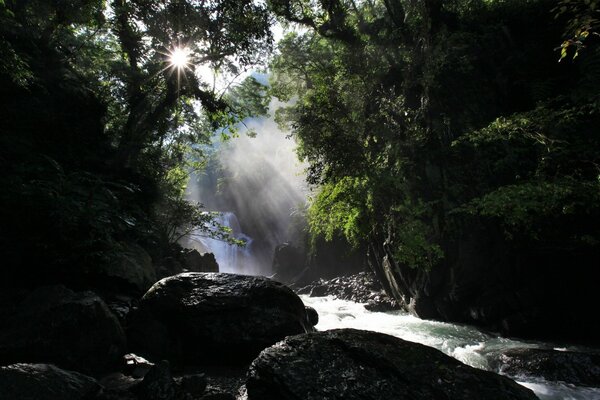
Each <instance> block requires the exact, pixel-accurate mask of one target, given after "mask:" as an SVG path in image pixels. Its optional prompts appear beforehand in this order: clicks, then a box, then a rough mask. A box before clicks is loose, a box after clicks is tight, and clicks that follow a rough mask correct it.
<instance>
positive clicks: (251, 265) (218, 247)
mask: <svg viewBox="0 0 600 400" xmlns="http://www.w3.org/2000/svg"><path fill="white" fill-rule="evenodd" d="M216 222H217V223H219V224H220V225H223V226H226V227H228V228H230V229H231V235H232V236H233V237H234V238H235V239H239V240H244V241H245V242H246V245H245V246H243V247H241V246H236V245H232V244H229V243H227V242H225V241H222V240H217V239H212V238H208V237H200V238H198V242H200V244H201V245H202V247H203V249H202V250H204V251H208V252H210V253H213V254H214V255H215V259H216V260H217V263H218V264H219V271H220V272H229V273H237V274H245V275H256V271H255V262H254V259H253V257H252V251H251V249H252V238H251V237H249V236H248V235H245V234H244V233H243V232H242V228H241V227H240V223H239V221H238V219H237V216H236V215H235V214H234V213H232V212H223V213H220V214H219V216H217V218H216Z"/></svg>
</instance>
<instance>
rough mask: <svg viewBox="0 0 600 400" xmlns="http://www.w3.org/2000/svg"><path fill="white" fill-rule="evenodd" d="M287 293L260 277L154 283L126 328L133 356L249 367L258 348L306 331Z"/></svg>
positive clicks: (189, 277) (194, 277) (299, 307)
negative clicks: (246, 363) (246, 364)
mask: <svg viewBox="0 0 600 400" xmlns="http://www.w3.org/2000/svg"><path fill="white" fill-rule="evenodd" d="M307 325H308V324H307V314H306V311H305V308H304V304H303V303H302V301H301V300H300V298H299V297H298V296H297V295H296V294H295V293H294V292H292V290H291V289H289V288H288V287H286V286H284V285H283V284H281V283H278V282H274V281H271V280H269V279H267V278H264V277H255V276H243V275H234V274H221V273H193V272H189V273H183V274H179V275H175V276H172V277H168V278H165V279H163V280H161V281H159V282H157V283H156V284H155V285H154V286H153V287H152V288H151V289H150V290H149V291H148V292H147V293H146V294H145V295H144V297H143V298H142V300H141V301H140V306H139V309H138V310H137V311H136V312H135V313H134V314H133V316H132V319H131V324H130V329H129V338H130V344H131V348H132V350H133V351H135V352H138V353H139V354H141V355H143V356H147V357H149V358H150V359H154V360H157V359H163V358H164V359H169V360H172V361H175V362H183V363H186V364H239V363H245V362H250V361H251V360H252V359H253V358H254V357H255V356H256V355H257V354H258V353H259V352H260V351H261V350H262V349H264V348H266V347H268V346H270V345H272V344H274V343H275V342H277V341H279V340H281V339H283V338H284V337H286V336H288V335H295V334H298V333H303V332H306V331H308V330H310V329H311V327H310V326H307Z"/></svg>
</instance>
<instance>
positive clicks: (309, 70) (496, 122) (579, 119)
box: [272, 0, 600, 269]
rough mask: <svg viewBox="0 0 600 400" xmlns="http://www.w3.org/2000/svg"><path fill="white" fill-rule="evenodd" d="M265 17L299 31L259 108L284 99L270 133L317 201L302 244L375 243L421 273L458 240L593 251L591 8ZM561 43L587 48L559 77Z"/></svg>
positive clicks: (374, 7) (369, 6)
mask: <svg viewBox="0 0 600 400" xmlns="http://www.w3.org/2000/svg"><path fill="white" fill-rule="evenodd" d="M272 3H273V7H274V9H275V10H276V12H278V14H279V15H282V16H283V17H284V18H286V19H287V20H291V21H295V22H297V23H299V24H301V25H304V26H306V27H308V29H307V30H305V31H303V33H299V34H292V35H288V36H287V37H286V38H285V39H284V40H283V41H282V42H281V43H280V45H279V52H278V54H277V55H276V56H275V58H274V60H273V62H272V70H273V78H272V92H273V93H274V94H275V95H276V96H278V97H279V98H280V99H282V100H290V99H297V101H296V102H294V103H293V104H292V105H290V106H289V107H287V108H284V109H281V110H279V114H278V117H279V120H280V122H281V123H283V124H284V125H287V126H288V127H289V128H290V129H292V132H293V133H294V136H295V138H296V139H297V140H298V143H299V146H300V147H299V154H300V156H301V157H304V158H305V159H307V160H308V161H309V163H310V168H309V180H310V181H311V182H313V183H316V184H319V185H320V186H321V190H320V192H319V194H318V195H317V197H316V198H315V200H314V202H313V204H312V206H311V209H310V211H309V220H310V226H311V230H312V232H313V233H314V234H316V235H325V236H326V237H328V238H332V237H334V236H335V235H338V234H342V235H344V236H345V237H346V238H347V239H348V240H349V241H351V242H353V243H358V242H360V241H365V240H367V241H369V240H376V241H382V242H383V241H385V243H386V246H388V247H389V249H391V251H392V253H393V255H394V259H395V260H396V261H397V262H398V263H400V264H402V265H408V266H410V267H414V268H424V269H430V268H432V267H433V266H435V265H437V264H438V263H440V262H443V259H444V257H445V255H446V253H448V252H451V251H452V250H451V248H452V246H454V245H453V243H456V242H457V241H460V237H461V235H462V234H463V232H464V231H468V230H469V229H471V228H472V227H473V224H477V225H486V226H490V227H496V228H497V229H498V230H501V232H502V233H503V236H504V238H505V239H506V240H508V241H509V242H511V243H512V245H514V246H516V247H521V248H529V249H532V248H533V249H538V250H540V251H543V249H554V250H557V249H563V250H565V251H573V252H578V251H585V252H587V251H590V250H591V251H594V250H592V249H597V246H598V245H599V243H600V242H599V241H598V239H599V236H598V235H599V232H598V226H599V224H598V222H599V220H598V218H599V216H600V209H599V208H598V204H599V202H598V200H600V186H599V185H600V181H599V178H600V175H599V172H600V169H599V164H598V161H599V159H598V157H599V153H598V150H599V145H600V139H599V136H598V131H597V127H598V123H599V122H600V121H599V119H598V118H599V111H600V110H599V109H598V106H599V104H600V103H598V93H600V92H599V90H598V89H599V86H598V85H599V80H598V78H599V77H600V75H599V74H600V70H599V69H598V68H599V66H600V64H599V61H600V59H599V58H598V56H599V53H598V48H597V47H596V46H594V40H595V38H591V39H589V38H590V37H591V36H594V35H593V34H592V33H591V32H592V31H593V30H594V27H593V26H594V24H596V22H595V19H593V18H596V15H597V9H596V7H597V6H596V2H589V1H588V2H561V5H560V7H558V6H557V4H556V2H554V1H525V2H524V1H436V0H431V1H380V2H379V1H364V2H353V1H348V2H346V1H323V2H319V4H314V3H311V2H302V1H273V2H272ZM588 14H589V15H591V17H587V18H588V19H587V20H586V21H587V22H582V21H583V20H584V19H585V18H584V17H585V16H586V15H588ZM582 16H584V17H582ZM592 17H593V18H592ZM569 18H570V19H569ZM590 21H591V22H590ZM582 24H583V25H582ZM566 26H567V28H565V27H566ZM582 26H583V28H582ZM582 32H588V33H587V34H583V36H582ZM573 35H575V36H576V38H580V39H585V38H588V41H587V42H586V43H587V44H589V46H588V48H585V49H583V51H580V52H579V54H578V58H577V59H576V60H574V61H573V60H572V57H573V55H574V52H575V51H576V49H574V48H573V50H570V49H569V48H568V44H569V43H571V45H573V43H574V42H573V41H572V40H571V38H572V37H573ZM590 35H591V36H590ZM565 37H566V38H567V41H566V42H565V43H567V45H564V44H563V46H560V43H561V42H562V40H563V38H565ZM569 40H570V42H569ZM578 46H580V48H583V43H582V42H579V43H578ZM557 47H559V49H565V47H567V50H564V51H565V52H566V51H570V52H571V53H569V57H564V54H563V55H562V56H561V55H560V54H558V53H559V52H558V51H556V50H554V49H556V48H557ZM573 47H575V46H573ZM561 57H562V58H563V59H562V61H561V62H560V63H559V62H558V60H559V58H561ZM496 228H494V229H496ZM490 229H492V228H490ZM447 262H452V261H447Z"/></svg>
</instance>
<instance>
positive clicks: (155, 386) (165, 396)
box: [135, 360, 176, 400]
mask: <svg viewBox="0 0 600 400" xmlns="http://www.w3.org/2000/svg"><path fill="white" fill-rule="evenodd" d="M135 391H136V392H137V394H138V397H139V398H140V399H144V400H172V399H173V398H175V394H176V391H175V381H174V380H173V377H172V376H171V368H170V366H169V362H168V361H164V360H163V361H160V362H159V363H157V364H155V365H154V366H153V367H152V368H151V369H150V371H148V373H147V374H146V376H145V377H144V380H143V381H142V382H141V383H140V384H139V385H138V386H137V387H136V389H135Z"/></svg>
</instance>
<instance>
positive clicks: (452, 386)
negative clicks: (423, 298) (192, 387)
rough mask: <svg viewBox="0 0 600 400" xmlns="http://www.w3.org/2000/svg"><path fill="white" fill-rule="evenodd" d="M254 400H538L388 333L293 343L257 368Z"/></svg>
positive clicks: (323, 335)
mask: <svg viewBox="0 0 600 400" xmlns="http://www.w3.org/2000/svg"><path fill="white" fill-rule="evenodd" d="M245 396H246V398H247V399H248V400H259V399H260V400H287V399H289V400H292V399H294V400H296V399H304V400H325V399H332V400H333V399H344V400H354V399H356V400H359V399H360V400H380V399H395V400H404V399H406V400H414V399H419V400H438V399H446V400H470V399H472V400H481V399H486V400H509V399H511V400H517V399H519V400H521V399H522V400H535V399H537V397H536V396H535V395H534V394H533V392H532V391H530V390H529V389H526V388H524V387H522V386H520V385H518V384H517V383H515V382H513V381H511V380H510V379H508V378H506V377H502V376H500V375H497V374H494V373H492V372H487V371H482V370H477V369H474V368H471V367H469V366H467V365H464V364H462V363H460V362H459V361H457V360H455V359H453V358H451V357H448V356H446V355H444V354H443V353H441V352H440V351H438V350H435V349H433V348H430V347H426V346H423V345H420V344H417V343H412V342H407V341H404V340H402V339H398V338H395V337H393V336H389V335H384V334H381V333H375V332H368V331H360V330H354V329H340V330H333V331H325V332H316V333H309V334H306V335H298V336H293V337H288V338H287V339H285V340H284V341H282V342H280V343H277V344H276V345H274V346H272V347H270V348H268V349H266V350H264V351H263V352H262V353H261V354H260V355H259V356H258V357H257V358H256V359H255V360H254V361H253V362H252V365H251V366H250V370H249V372H248V378H247V381H246V394H245Z"/></svg>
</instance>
